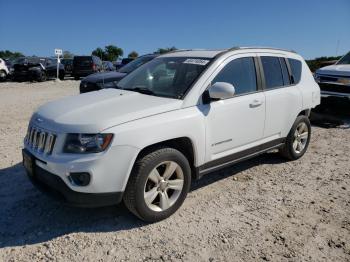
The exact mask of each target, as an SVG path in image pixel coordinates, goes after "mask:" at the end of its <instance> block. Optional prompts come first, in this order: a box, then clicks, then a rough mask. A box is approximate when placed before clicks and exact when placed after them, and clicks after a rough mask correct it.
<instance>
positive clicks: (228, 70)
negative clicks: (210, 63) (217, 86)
mask: <svg viewBox="0 0 350 262" xmlns="http://www.w3.org/2000/svg"><path fill="white" fill-rule="evenodd" d="M216 82H226V83H230V84H232V85H233V86H234V87H235V90H236V94H237V95H241V94H246V93H251V92H255V91H256V90H257V84H256V72H255V65H254V59H253V58H252V57H244V58H238V59H235V60H233V61H231V62H229V63H228V64H227V65H226V66H225V67H224V68H223V69H222V70H221V71H220V72H219V73H218V75H217V76H216V77H215V78H214V80H213V81H212V83H213V84H214V83H216Z"/></svg>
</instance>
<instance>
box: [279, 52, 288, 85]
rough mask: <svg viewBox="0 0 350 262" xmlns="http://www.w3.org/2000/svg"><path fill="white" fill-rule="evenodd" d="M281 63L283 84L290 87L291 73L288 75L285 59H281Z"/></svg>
mask: <svg viewBox="0 0 350 262" xmlns="http://www.w3.org/2000/svg"><path fill="white" fill-rule="evenodd" d="M280 63H281V67H282V75H283V84H284V85H285V86H289V85H290V77H289V73H288V68H287V64H286V60H285V59H284V58H282V57H280Z"/></svg>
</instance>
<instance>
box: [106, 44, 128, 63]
mask: <svg viewBox="0 0 350 262" xmlns="http://www.w3.org/2000/svg"><path fill="white" fill-rule="evenodd" d="M123 53H124V52H123V49H121V48H120V47H117V46H115V45H107V46H105V54H106V60H108V61H115V60H117V59H118V58H119V57H120V56H123Z"/></svg>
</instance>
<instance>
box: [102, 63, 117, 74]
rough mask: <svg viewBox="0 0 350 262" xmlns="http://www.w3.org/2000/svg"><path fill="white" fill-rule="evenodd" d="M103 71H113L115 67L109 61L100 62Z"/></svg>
mask: <svg viewBox="0 0 350 262" xmlns="http://www.w3.org/2000/svg"><path fill="white" fill-rule="evenodd" d="M102 64H103V68H104V71H108V72H110V71H115V66H114V65H113V63H112V62H110V61H102Z"/></svg>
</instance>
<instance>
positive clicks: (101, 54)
mask: <svg viewBox="0 0 350 262" xmlns="http://www.w3.org/2000/svg"><path fill="white" fill-rule="evenodd" d="M92 55H95V56H98V57H99V58H101V60H105V58H106V54H105V51H104V50H103V49H102V48H101V47H97V48H96V49H95V50H94V51H92Z"/></svg>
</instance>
